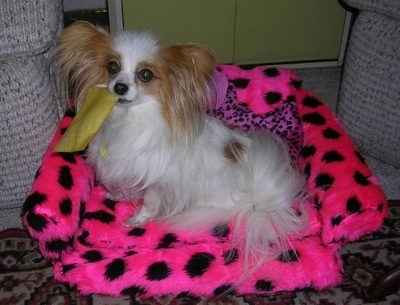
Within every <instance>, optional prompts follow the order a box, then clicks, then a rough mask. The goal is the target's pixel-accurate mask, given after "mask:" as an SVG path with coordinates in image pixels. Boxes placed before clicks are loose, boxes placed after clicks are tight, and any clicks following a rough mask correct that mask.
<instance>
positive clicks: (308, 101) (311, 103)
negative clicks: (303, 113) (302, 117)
mask: <svg viewBox="0 0 400 305" xmlns="http://www.w3.org/2000/svg"><path fill="white" fill-rule="evenodd" d="M302 104H303V105H304V106H307V107H309V108H317V107H319V106H321V105H322V103H321V102H320V101H319V100H318V99H316V98H315V97H312V96H306V97H305V98H304V99H303V101H302Z"/></svg>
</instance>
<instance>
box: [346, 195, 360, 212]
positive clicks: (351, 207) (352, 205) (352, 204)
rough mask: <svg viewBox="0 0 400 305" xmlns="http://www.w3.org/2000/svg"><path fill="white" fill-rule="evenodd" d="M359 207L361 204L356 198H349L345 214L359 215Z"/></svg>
mask: <svg viewBox="0 0 400 305" xmlns="http://www.w3.org/2000/svg"><path fill="white" fill-rule="evenodd" d="M361 206H362V205H361V202H360V201H359V200H358V198H357V197H356V196H353V197H350V198H349V199H348V200H347V203H346V207H347V212H348V213H350V214H355V213H359V212H360V211H361Z"/></svg>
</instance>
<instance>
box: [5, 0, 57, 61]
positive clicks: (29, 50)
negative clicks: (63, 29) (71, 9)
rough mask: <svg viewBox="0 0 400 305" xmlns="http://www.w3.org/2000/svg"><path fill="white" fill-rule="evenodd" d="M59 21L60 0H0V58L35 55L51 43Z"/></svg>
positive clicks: (53, 40)
mask: <svg viewBox="0 0 400 305" xmlns="http://www.w3.org/2000/svg"><path fill="white" fill-rule="evenodd" d="M61 22H62V1H61V0H52V1H47V0H35V1H32V0H18V1H15V0H2V1H1V4H0V56H6V55H13V56H15V55H16V54H17V55H23V54H39V53H42V52H44V51H46V50H48V49H49V48H50V47H51V45H52V44H54V42H55V37H56V33H57V29H58V25H59V24H61Z"/></svg>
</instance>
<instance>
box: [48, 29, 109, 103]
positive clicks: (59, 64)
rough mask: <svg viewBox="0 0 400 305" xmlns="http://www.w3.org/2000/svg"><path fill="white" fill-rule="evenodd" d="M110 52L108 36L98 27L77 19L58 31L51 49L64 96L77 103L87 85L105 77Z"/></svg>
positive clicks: (98, 81) (96, 82)
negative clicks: (57, 36)
mask: <svg viewBox="0 0 400 305" xmlns="http://www.w3.org/2000/svg"><path fill="white" fill-rule="evenodd" d="M110 54H112V38H111V36H110V35H109V34H108V33H107V32H106V31H104V30H103V29H101V28H98V27H96V26H94V25H92V24H90V23H87V22H77V23H74V24H72V25H71V26H69V27H67V28H65V29H64V30H63V31H62V32H61V35H60V38H59V41H58V45H57V48H56V53H55V58H54V59H55V72H56V77H57V79H58V86H59V90H60V91H61V94H62V97H63V98H65V99H66V100H68V99H70V98H73V99H75V102H76V103H77V104H78V106H79V103H81V102H82V101H83V99H84V96H85V94H86V90H87V88H89V87H91V86H94V85H96V84H99V83H104V81H105V80H106V79H107V77H108V74H107V69H106V67H107V63H108V61H109V60H110Z"/></svg>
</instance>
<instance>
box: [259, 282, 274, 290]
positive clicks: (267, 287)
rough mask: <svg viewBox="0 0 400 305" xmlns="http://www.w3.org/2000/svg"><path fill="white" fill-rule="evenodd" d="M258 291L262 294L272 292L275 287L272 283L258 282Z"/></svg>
mask: <svg viewBox="0 0 400 305" xmlns="http://www.w3.org/2000/svg"><path fill="white" fill-rule="evenodd" d="M256 289H257V290H258V291H262V292H271V291H272V290H273V289H274V285H273V283H272V282H271V281H265V280H258V281H257V282H256Z"/></svg>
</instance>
